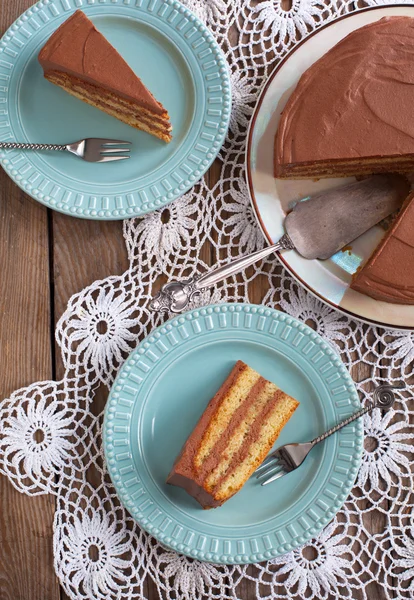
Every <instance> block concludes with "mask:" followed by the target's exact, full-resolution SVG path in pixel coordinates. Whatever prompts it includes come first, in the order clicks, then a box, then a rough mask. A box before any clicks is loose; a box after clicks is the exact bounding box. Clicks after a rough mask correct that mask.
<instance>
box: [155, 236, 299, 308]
mask: <svg viewBox="0 0 414 600" xmlns="http://www.w3.org/2000/svg"><path fill="white" fill-rule="evenodd" d="M293 248H294V246H293V243H292V241H291V239H290V238H289V236H288V235H287V233H285V234H284V235H283V236H282V237H281V238H280V240H279V241H278V242H276V244H273V245H272V246H268V247H267V248H263V249H262V250H258V251H257V252H253V253H252V254H248V255H247V256H242V257H240V258H236V259H235V260H232V261H231V262H229V263H227V264H226V265H223V266H221V267H218V268H213V269H211V270H210V271H207V272H206V273H203V274H202V275H194V276H193V277H191V278H189V279H185V280H183V281H171V282H169V283H166V284H165V285H164V286H163V287H162V288H161V290H160V291H159V292H158V293H157V294H156V295H155V296H154V297H153V299H152V300H151V303H150V308H151V309H152V310H154V311H156V312H172V313H180V312H182V311H183V310H185V309H186V308H187V306H188V305H189V303H190V302H191V300H192V299H193V298H194V297H195V296H197V295H199V294H201V292H203V291H204V290H206V289H208V288H210V287H212V286H214V285H216V283H219V282H220V281H223V279H227V277H231V276H232V275H236V274H237V273H240V271H244V269H247V267H250V266H251V265H254V264H255V263H256V262H258V261H259V260H262V259H263V258H266V256H269V255H270V254H273V252H278V251H280V250H292V249H293Z"/></svg>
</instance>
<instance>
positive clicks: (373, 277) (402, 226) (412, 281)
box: [351, 193, 414, 304]
mask: <svg viewBox="0 0 414 600" xmlns="http://www.w3.org/2000/svg"><path fill="white" fill-rule="evenodd" d="M413 265H414V194H413V193H412V194H410V196H409V197H408V198H407V200H406V201H405V203H404V205H403V207H402V209H401V212H400V214H399V215H398V216H397V218H396V219H395V221H394V223H393V224H392V226H391V228H390V229H389V231H388V232H387V233H386V235H385V236H384V238H383V239H382V241H381V242H380V244H379V245H378V246H377V248H376V249H375V251H374V253H373V254H372V256H371V257H370V258H369V259H368V261H367V262H366V263H365V264H364V265H363V266H362V268H361V269H359V270H358V271H357V272H356V274H355V275H354V278H353V280H352V283H351V287H352V288H353V289H354V290H357V291H358V292H361V293H362V294H366V295H368V296H371V297H372V298H375V299H376V300H383V301H384V302H394V303H396V304H414V268H413Z"/></svg>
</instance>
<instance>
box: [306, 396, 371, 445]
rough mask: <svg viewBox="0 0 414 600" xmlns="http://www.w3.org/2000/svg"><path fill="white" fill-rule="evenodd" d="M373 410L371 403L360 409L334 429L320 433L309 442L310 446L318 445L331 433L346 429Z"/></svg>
mask: <svg viewBox="0 0 414 600" xmlns="http://www.w3.org/2000/svg"><path fill="white" fill-rule="evenodd" d="M373 408H375V404H371V403H370V404H369V406H365V408H361V410H359V411H358V412H356V413H355V414H353V415H351V416H350V417H348V418H347V419H345V420H344V421H342V422H341V423H338V425H335V427H332V428H331V429H328V431H325V433H322V435H318V437H316V438H315V439H314V440H312V441H311V444H312V445H314V444H319V442H322V441H323V440H326V438H327V437H329V436H330V435H332V434H333V433H336V432H337V431H339V430H340V429H342V427H346V426H347V425H349V424H350V423H352V421H356V419H359V417H363V416H364V415H365V414H366V413H367V412H370V411H371V410H372V409H373Z"/></svg>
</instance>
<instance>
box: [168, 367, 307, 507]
mask: <svg viewBox="0 0 414 600" xmlns="http://www.w3.org/2000/svg"><path fill="white" fill-rule="evenodd" d="M298 406H299V402H297V400H295V399H294V398H291V397H290V396H288V395H287V394H285V393H284V392H282V390H280V389H279V388H277V387H276V385H274V384H273V383H271V382H270V381H267V380H266V379H264V378H263V377H261V376H260V375H259V373H257V372H256V371H254V370H253V369H252V368H250V367H249V366H248V365H246V364H245V363H243V362H241V361H238V362H237V363H236V365H235V366H234V368H233V370H232V371H231V373H230V375H229V376H228V378H227V379H226V381H225V382H224V383H223V385H222V386H221V388H220V389H219V390H218V392H217V394H216V395H215V396H214V398H213V399H212V400H211V401H210V402H209V404H208V406H207V408H206V409H205V411H204V413H203V414H202V416H201V418H200V420H199V421H198V423H197V425H196V427H195V429H194V431H193V432H192V434H191V435H190V437H189V438H188V439H187V441H186V443H185V444H184V447H183V448H182V450H181V453H180V455H179V456H178V458H177V460H176V461H175V463H174V466H173V468H172V471H171V473H170V474H169V476H168V479H167V483H170V484H172V485H177V486H179V487H182V488H184V489H185V490H186V492H188V493H189V494H190V495H191V496H193V497H194V498H195V499H196V500H197V501H198V502H199V503H200V504H201V506H202V507H203V508H214V507H217V506H220V505H221V504H223V503H224V502H225V501H226V500H228V499H229V498H231V497H232V496H233V495H234V494H235V493H236V492H238V491H239V490H240V489H241V487H242V486H243V485H244V483H245V482H246V481H247V480H248V479H249V477H250V476H251V474H252V473H253V472H254V471H255V469H256V468H257V467H258V466H259V465H260V464H261V463H262V462H263V460H264V459H265V457H266V455H267V454H268V452H269V451H270V449H271V448H272V446H273V444H274V442H275V440H276V439H277V437H278V436H279V434H280V432H281V430H282V428H283V427H284V425H285V424H286V423H287V421H288V420H289V419H290V417H291V416H292V414H293V413H294V411H295V410H296V408H297V407H298Z"/></svg>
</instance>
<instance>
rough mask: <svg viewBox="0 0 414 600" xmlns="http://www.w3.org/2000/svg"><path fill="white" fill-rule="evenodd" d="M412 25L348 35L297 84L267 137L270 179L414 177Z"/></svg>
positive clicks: (387, 23) (412, 21)
mask: <svg viewBox="0 0 414 600" xmlns="http://www.w3.org/2000/svg"><path fill="white" fill-rule="evenodd" d="M413 56H414V18H411V17H385V18H382V19H380V20H378V21H376V22H374V23H371V24H369V25H366V26H364V27H361V28H360V29H357V30H355V31H353V32H352V33H350V34H349V35H348V36H347V37H345V38H344V39H343V40H341V41H340V42H339V43H338V44H337V45H336V46H334V47H333V48H332V49H331V50H329V51H328V52H327V53H326V54H325V55H324V56H322V58H320V59H319V60H318V61H316V62H315V63H314V64H313V65H312V66H311V67H310V68H309V69H308V70H307V71H305V73H304V74H303V75H302V77H301V78H300V80H299V82H298V84H297V86H296V88H295V90H294V91H293V93H292V94H291V96H290V98H289V100H288V101H287V104H286V106H285V108H284V109H283V112H282V116H281V118H280V122H279V127H278V130H277V134H276V137H275V154H274V161H275V166H274V170H275V176H276V177H277V178H281V179H304V178H305V179H314V178H323V177H347V176H350V175H366V174H373V173H383V172H388V173H390V172H394V173H396V172H399V173H407V172H410V171H413V170H414V85H413V83H414V77H413V66H412V65H413V63H412V57H413Z"/></svg>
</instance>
